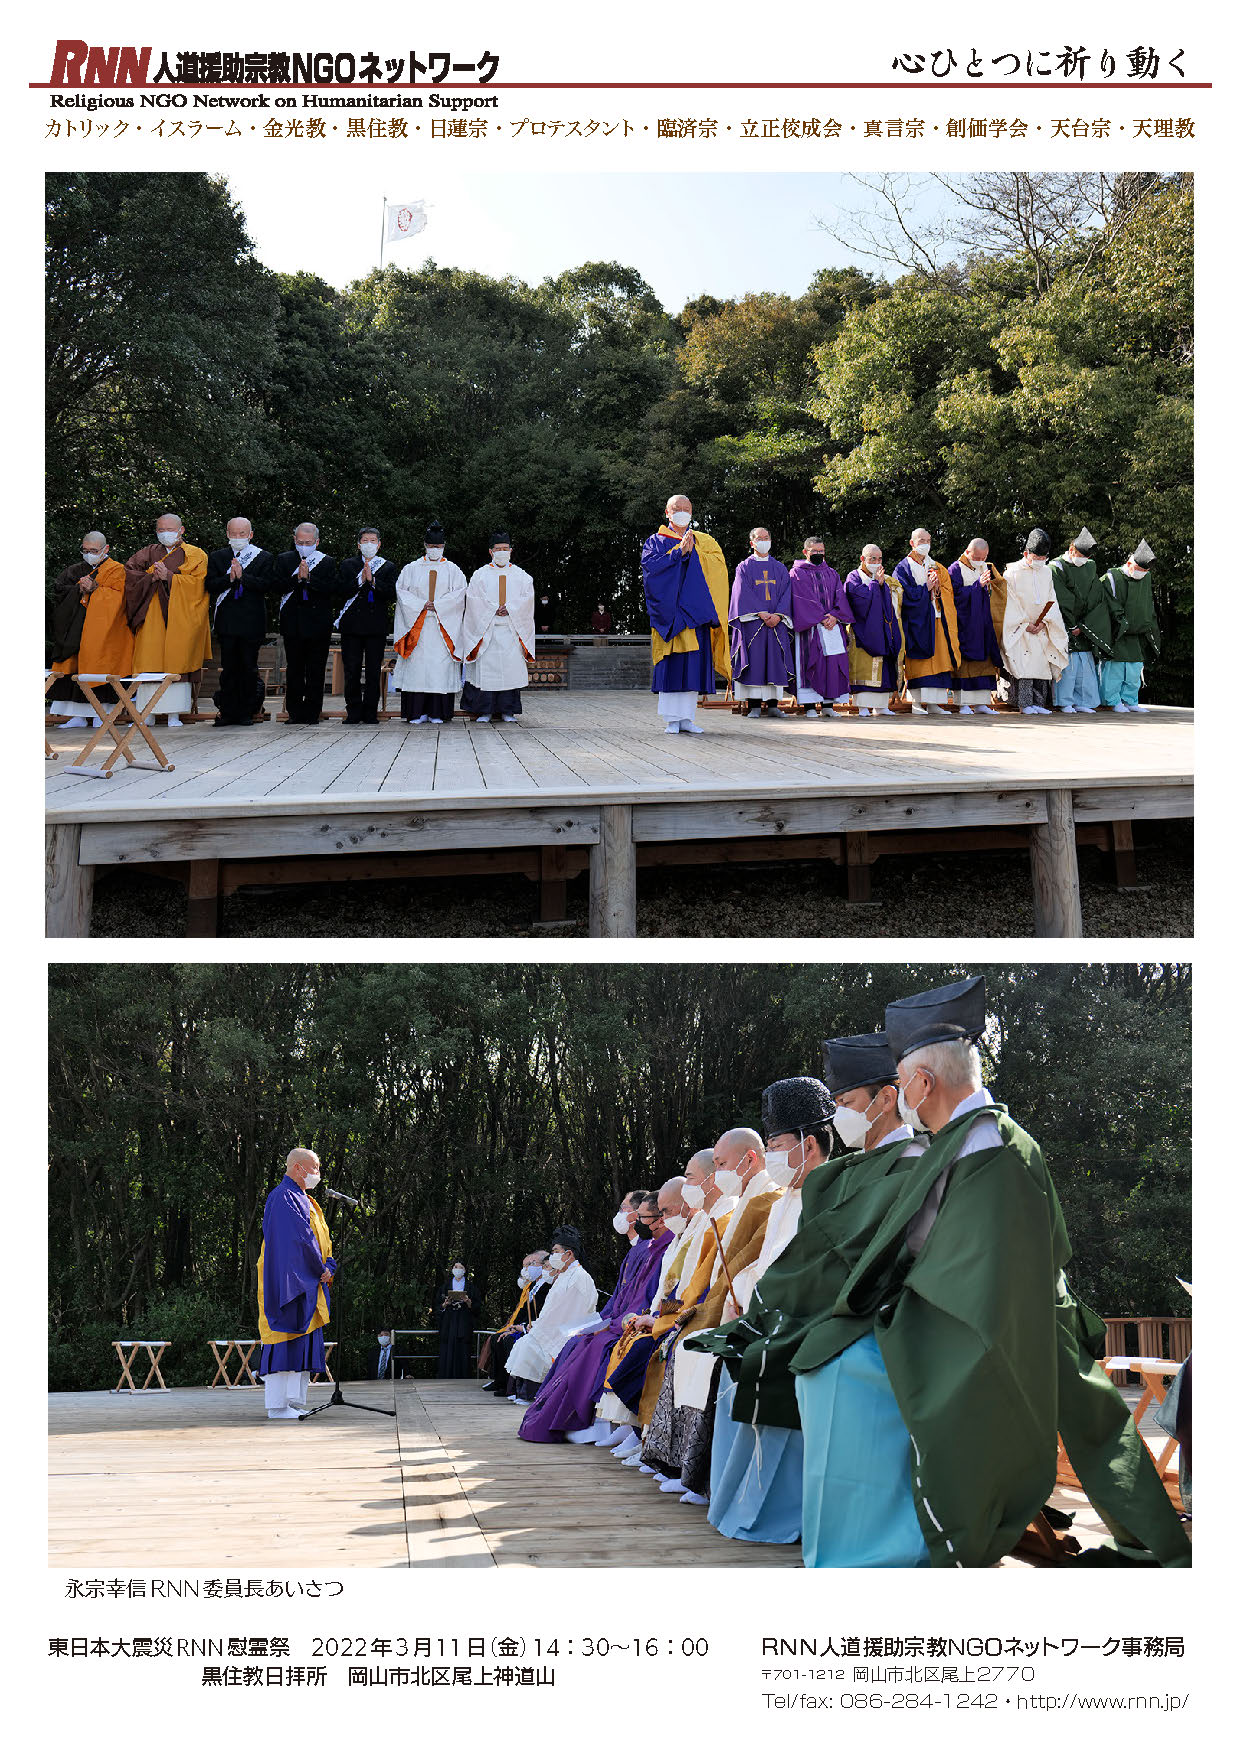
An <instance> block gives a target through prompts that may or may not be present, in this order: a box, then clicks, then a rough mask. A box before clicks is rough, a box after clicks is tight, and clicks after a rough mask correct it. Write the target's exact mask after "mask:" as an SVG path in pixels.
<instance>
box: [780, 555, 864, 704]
mask: <svg viewBox="0 0 1241 1754" xmlns="http://www.w3.org/2000/svg"><path fill="white" fill-rule="evenodd" d="M790 578H791V581H792V587H793V589H792V604H793V629H794V633H795V635H796V642H797V644H796V653H795V659H794V661H795V669H796V677H797V698H798V700H799V701H800V702H801V704H802V705H803V706H813V705H814V704H815V703H816V702H817V701H829V700H846V699H847V698H848V694H849V649H848V645H847V643H846V640H845V632H844V630H845V628H846V627H848V625H849V624H850V622H851V621H852V620H853V611H852V610H851V609H850V607H849V599H848V597H847V596H846V595H845V588H844V585H843V584H842V583H841V579H840V574H839V573H838V572H837V571H836V568H835V567H834V566H828V564H827V562H826V561H823V562H822V563H820V564H819V565H817V566H816V565H814V564H813V563H812V562H811V561H809V560H797V561H794V563H793V569H792V572H791V574H790ZM827 615H834V616H835V617H836V621H837V623H838V625H837V626H836V627H835V628H825V627H822V626H821V625H820V624H821V623H822V621H823V619H824V617H825V616H827ZM837 643H839V645H840V650H839V651H829V650H827V649H826V648H827V647H828V646H834V645H836V644H837Z"/></svg>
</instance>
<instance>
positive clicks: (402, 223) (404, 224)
mask: <svg viewBox="0 0 1241 1754" xmlns="http://www.w3.org/2000/svg"><path fill="white" fill-rule="evenodd" d="M426 224H427V208H426V203H425V202H424V201H389V203H388V242H389V243H390V244H399V243H400V242H401V241H402V240H403V239H405V238H412V237H417V235H418V233H419V232H420V231H425V229H426Z"/></svg>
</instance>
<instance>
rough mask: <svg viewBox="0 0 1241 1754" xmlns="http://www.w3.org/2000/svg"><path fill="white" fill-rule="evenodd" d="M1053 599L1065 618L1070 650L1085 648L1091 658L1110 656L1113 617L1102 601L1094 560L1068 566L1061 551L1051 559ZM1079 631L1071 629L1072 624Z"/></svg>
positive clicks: (1075, 650)
mask: <svg viewBox="0 0 1241 1754" xmlns="http://www.w3.org/2000/svg"><path fill="white" fill-rule="evenodd" d="M1051 577H1052V582H1053V584H1054V585H1055V588H1056V602H1057V603H1058V604H1059V605H1060V613H1061V615H1062V616H1063V618H1064V627H1065V632H1066V633H1067V634H1068V636H1069V651H1070V652H1087V653H1089V655H1090V656H1091V657H1092V658H1110V657H1111V656H1112V620H1111V616H1110V615H1109V614H1108V612H1107V604H1106V603H1105V602H1104V601H1103V580H1102V579H1101V578H1100V577H1099V572H1098V568H1097V567H1096V566H1095V563H1094V561H1093V560H1084V561H1083V562H1082V564H1081V565H1080V566H1070V564H1069V562H1068V561H1067V560H1065V558H1064V556H1063V555H1061V556H1060V557H1059V558H1058V559H1056V560H1053V561H1052V563H1051ZM1075 627H1076V628H1079V629H1080V630H1081V631H1080V632H1078V633H1074V632H1073V629H1074V628H1075Z"/></svg>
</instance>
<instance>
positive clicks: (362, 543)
mask: <svg viewBox="0 0 1241 1754" xmlns="http://www.w3.org/2000/svg"><path fill="white" fill-rule="evenodd" d="M379 543H380V533H379V531H378V530H377V529H376V528H375V526H374V525H373V524H366V525H364V526H363V528H362V529H360V530H359V531H358V552H357V553H356V554H353V555H350V557H349V559H348V560H342V561H341V563H340V566H339V568H338V579H339V583H338V594H339V593H343V594H344V596H345V599H346V601H345V607H344V608H343V609H342V610H341V612H340V614H339V615H338V616H337V617H336V626H337V629H338V630H339V633H340V656H341V662H342V664H343V665H344V670H345V723H346V724H347V725H377V724H378V723H379V672H380V670H381V668H382V667H383V661H384V647H385V646H386V645H387V643H388V635H389V633H390V631H391V628H392V605H393V604H394V603H395V602H396V581H397V578H398V577H399V575H400V571H401V569H400V567H399V566H398V565H397V564H396V562H395V561H394V560H385V559H384V558H383V556H382V555H381V554H380V552H379ZM363 671H365V677H364V676H363Z"/></svg>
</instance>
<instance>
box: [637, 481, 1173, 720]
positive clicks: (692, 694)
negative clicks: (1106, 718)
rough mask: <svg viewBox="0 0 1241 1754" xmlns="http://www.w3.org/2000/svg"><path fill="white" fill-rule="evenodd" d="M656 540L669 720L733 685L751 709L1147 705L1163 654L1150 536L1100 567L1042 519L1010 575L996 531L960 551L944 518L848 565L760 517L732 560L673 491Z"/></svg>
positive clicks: (664, 712)
mask: <svg viewBox="0 0 1241 1754" xmlns="http://www.w3.org/2000/svg"><path fill="white" fill-rule="evenodd" d="M664 516H665V521H664V523H663V524H662V525H661V526H660V528H659V529H658V530H657V531H656V532H655V534H654V535H652V536H650V537H648V538H647V541H646V543H645V544H644V546H643V549H642V578H643V585H644V589H645V593H646V603H647V609H648V612H649V614H650V618H651V657H652V663H653V666H654V673H653V676H652V681H651V689H652V692H653V693H654V694H655V695H656V696H657V697H658V702H659V713H660V716H661V717H662V718H663V720H664V722H665V729H666V730H667V731H668V732H669V733H672V734H677V733H682V732H690V733H698V734H701V732H702V726H701V725H699V724H697V723H696V722H695V717H694V713H695V707H696V706H697V703H698V701H699V699H700V698H701V697H703V696H709V695H713V694H715V693H716V691H717V683H716V679H717V677H720V678H722V679H723V680H724V681H725V682H726V683H727V682H731V684H732V689H733V694H734V697H735V699H737V700H739V701H741V702H742V703H743V710H744V712H745V714H746V715H747V717H750V716H755V715H758V716H767V717H778V716H779V714H780V712H781V702H782V701H784V700H786V699H788V700H790V701H791V702H792V703H794V704H795V706H796V709H797V710H799V711H800V712H803V713H807V712H814V713H817V714H818V715H820V716H822V715H823V713H824V711H825V709H826V710H827V711H828V712H830V711H831V708H832V707H833V706H837V705H843V704H845V703H848V702H852V703H853V705H855V706H856V708H857V711H858V712H859V714H861V715H863V716H866V715H869V714H871V713H878V714H889V713H891V712H892V710H893V704H894V702H895V700H896V698H897V697H898V696H900V695H904V696H905V697H907V699H908V701H909V702H910V705H911V709H912V711H913V712H915V713H934V714H941V715H942V714H946V713H947V712H948V711H949V710H950V708H952V707H954V706H955V707H956V709H957V710H958V711H959V712H960V713H962V714H970V715H972V714H973V713H976V712H978V713H991V712H993V711H994V708H993V706H992V704H991V702H992V696H993V695H996V694H998V695H999V696H1000V697H1001V698H1002V699H1004V700H1006V701H1007V702H1008V704H1010V705H1011V706H1013V707H1014V708H1015V709H1016V710H1018V711H1020V712H1022V713H1025V714H1040V713H1043V714H1046V713H1050V712H1051V710H1052V703H1053V701H1054V705H1055V707H1056V709H1057V710H1058V711H1060V712H1062V713H1066V714H1076V713H1086V714H1089V713H1093V712H1095V711H1096V710H1097V709H1098V708H1099V707H1100V706H1103V707H1107V708H1110V709H1111V710H1112V711H1113V712H1118V713H1126V712H1137V713H1144V712H1147V711H1148V710H1149V709H1148V707H1147V706H1146V705H1145V704H1143V703H1140V702H1139V699H1138V691H1139V688H1140V686H1141V683H1142V680H1143V673H1144V666H1145V665H1146V664H1147V663H1150V662H1151V661H1152V660H1153V659H1154V658H1155V657H1157V656H1158V652H1159V637H1160V636H1159V625H1158V621H1157V619H1156V615H1155V603H1154V595H1153V591H1152V587H1151V582H1150V576H1149V575H1150V569H1151V564H1152V562H1153V561H1154V558H1155V556H1154V552H1153V550H1152V549H1151V547H1150V545H1149V544H1148V543H1147V542H1146V541H1145V539H1143V540H1141V541H1139V542H1138V543H1137V544H1136V546H1135V547H1134V548H1133V550H1132V552H1131V553H1130V554H1129V556H1128V558H1127V559H1125V560H1124V561H1122V562H1120V563H1118V564H1117V565H1116V566H1113V567H1112V568H1110V570H1108V571H1107V572H1105V573H1103V574H1100V573H1099V571H1098V567H1097V564H1096V562H1095V560H1094V558H1093V553H1094V550H1095V548H1096V546H1097V544H1096V542H1095V538H1094V537H1093V536H1092V535H1091V533H1090V531H1089V530H1088V529H1085V528H1083V529H1082V530H1081V531H1080V532H1079V533H1078V535H1077V536H1075V537H1074V538H1073V540H1072V541H1071V542H1070V543H1069V544H1068V546H1067V547H1066V549H1065V550H1064V552H1063V553H1062V554H1060V555H1058V556H1056V557H1054V558H1053V556H1052V541H1051V538H1050V536H1049V535H1048V534H1047V532H1046V531H1045V530H1043V529H1039V528H1036V529H1033V530H1031V531H1030V533H1029V535H1028V537H1027V538H1026V541H1025V546H1024V549H1023V551H1022V553H1021V555H1020V557H1019V558H1018V559H1016V560H1014V561H1013V562H1012V564H1011V565H1009V566H1007V567H1006V568H1005V570H1004V571H1003V572H1000V570H999V569H998V568H997V567H996V566H995V565H993V564H992V562H991V559H990V547H989V544H988V543H987V541H986V540H985V539H984V538H983V537H981V536H975V537H974V538H973V539H972V540H971V541H970V542H968V543H967V544H966V547H965V549H964V551H963V553H962V554H961V555H960V556H959V557H958V558H957V559H956V560H954V561H953V562H952V564H951V565H949V566H945V565H944V564H943V563H942V562H941V561H939V560H936V559H934V558H933V557H932V554H931V533H930V532H929V531H928V530H925V529H917V530H914V531H912V532H911V534H910V538H909V552H908V554H906V555H905V556H904V557H903V558H902V559H901V560H899V561H898V562H897V563H896V565H895V567H893V569H892V570H891V571H890V572H889V571H888V570H887V567H886V565H885V561H884V556H883V551H882V549H881V548H880V547H879V545H878V544H876V543H868V544H867V545H866V546H865V547H864V548H863V549H862V552H861V555H860V557H859V561H858V564H857V566H856V567H854V568H853V570H852V571H851V572H849V573H848V575H847V576H846V577H845V578H844V579H842V578H841V576H840V574H839V572H838V571H837V570H836V568H835V567H833V566H831V565H830V564H829V563H828V559H827V553H826V545H825V543H824V540H823V538H822V537H821V536H808V537H807V538H806V540H805V542H804V543H803V545H802V553H801V557H800V558H799V559H797V560H795V561H794V562H793V564H792V566H791V567H786V566H784V564H783V563H782V562H781V561H779V560H777V559H775V558H774V557H773V555H772V552H771V549H772V539H771V532H770V530H768V529H766V528H764V527H763V526H761V525H756V526H755V528H754V529H752V530H751V531H750V538H749V540H750V550H751V552H750V554H749V555H748V556H747V557H746V559H744V560H743V561H742V562H741V563H740V565H739V566H738V567H737V569H736V571H735V573H734V574H733V579H732V585H731V588H730V586H729V582H728V568H727V564H726V562H725V559H724V554H723V551H722V549H721V548H720V545H719V543H718V542H717V541H716V540H715V538H714V537H712V536H709V535H708V534H707V533H706V531H704V530H701V529H695V528H694V526H693V506H692V505H691V503H690V501H689V500H688V499H687V498H686V497H685V496H684V495H683V494H674V495H673V496H672V498H671V499H669V501H668V503H667V506H666V508H665V514H664Z"/></svg>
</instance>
